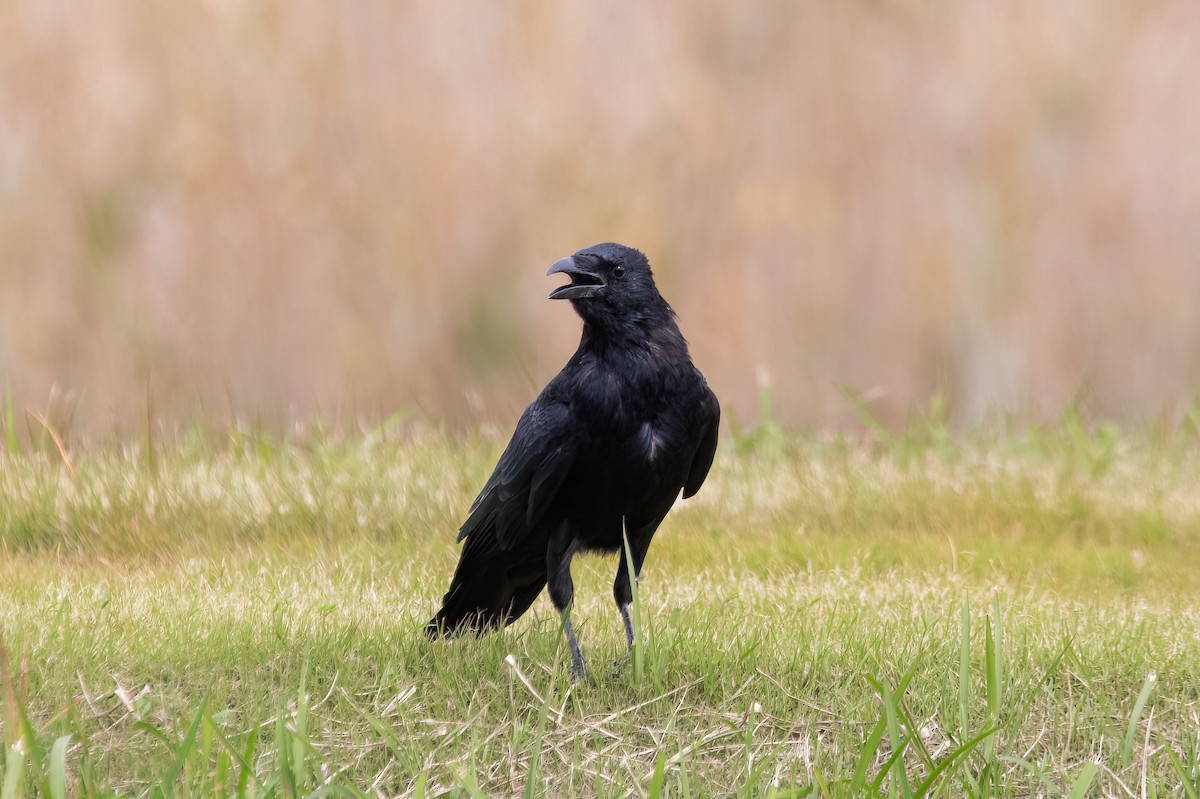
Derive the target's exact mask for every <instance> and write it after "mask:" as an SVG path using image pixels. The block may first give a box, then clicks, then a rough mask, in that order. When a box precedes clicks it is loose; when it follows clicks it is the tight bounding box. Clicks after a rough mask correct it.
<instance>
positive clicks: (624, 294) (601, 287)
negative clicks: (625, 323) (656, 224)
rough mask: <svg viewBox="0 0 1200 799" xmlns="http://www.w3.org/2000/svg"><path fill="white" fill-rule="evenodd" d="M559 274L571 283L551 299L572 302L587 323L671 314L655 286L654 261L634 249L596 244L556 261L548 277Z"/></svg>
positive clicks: (609, 244) (552, 295) (555, 293)
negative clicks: (652, 265)
mask: <svg viewBox="0 0 1200 799" xmlns="http://www.w3.org/2000/svg"><path fill="white" fill-rule="evenodd" d="M559 273H561V274H564V275H566V276H567V277H569V278H570V279H571V282H570V283H568V284H567V285H565V286H562V287H560V288H557V289H555V290H554V291H552V292H550V299H552V300H570V301H571V304H572V305H574V306H575V310H576V311H578V312H579V315H580V316H582V317H583V318H584V320H586V321H592V320H599V319H605V320H609V321H619V320H622V319H624V320H633V319H642V318H646V317H654V316H658V315H662V314H663V313H664V312H665V313H666V314H667V315H669V314H670V308H669V306H667V304H666V301H665V300H663V298H662V296H661V295H660V294H659V293H658V288H657V287H655V285H654V275H652V274H651V273H650V262H649V261H648V260H646V256H645V255H643V254H642V253H641V252H640V251H638V250H635V249H633V248H632V247H626V246H624V245H622V244H613V243H611V242H609V243H606V244H596V245H593V246H591V247H588V248H586V249H583V250H580V251H579V252H577V253H575V254H574V255H572V256H570V257H569V258H563V259H562V260H560V261H557V262H555V264H554V266H552V267H550V271H549V272H547V273H546V274H547V275H554V274H559Z"/></svg>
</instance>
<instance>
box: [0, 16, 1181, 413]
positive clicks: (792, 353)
mask: <svg viewBox="0 0 1200 799" xmlns="http://www.w3.org/2000/svg"><path fill="white" fill-rule="evenodd" d="M1198 41H1200V4H1196V3H1195V2H1192V1H1191V0H1059V1H1058V2H1054V3H1046V2H1044V0H1007V1H1006V2H1004V3H996V2H991V1H990V0H929V1H928V2H917V0H845V2H797V1H796V0H774V2H772V1H769V0H768V1H766V2H751V3H723V2H715V1H714V0H699V1H698V0H686V1H685V0H662V1H661V2H655V3H643V2H633V1H632V0H622V1H621V2H612V3H603V4H601V3H592V4H584V3H564V4H558V3H554V4H550V3H536V4H535V3H528V4H523V5H518V6H511V5H509V4H495V3H461V4H445V3H354V4H344V3H338V4H332V3H317V2H307V1H306V0H288V2H282V0H281V1H280V2H260V0H210V1H209V2H196V3H165V4H164V3H149V4H147V3H137V2H132V0H130V1H129V2H95V3H78V2H66V1H65V0H63V1H59V0H39V2H35V3H34V2H16V1H15V0H14V1H8V2H0V390H4V391H7V392H9V393H10V394H11V397H12V403H13V407H15V409H16V412H17V413H18V414H20V413H22V412H25V413H29V412H31V411H36V412H37V413H41V414H49V415H50V416H51V417H52V418H53V419H55V420H56V422H57V424H58V425H59V426H61V427H63V428H67V429H69V430H71V431H76V432H78V431H92V432H97V433H101V434H104V433H109V432H112V431H116V432H118V433H121V432H128V431H131V430H137V429H138V426H139V425H140V424H144V419H145V417H146V415H147V413H148V412H150V413H151V414H152V415H153V416H154V417H155V418H156V419H165V420H176V421H178V422H179V423H181V424H190V423H194V422H195V421H196V420H212V419H227V418H237V419H253V420H257V421H259V422H262V423H265V424H269V425H278V426H281V427H283V426H287V425H290V424H294V423H295V422H296V421H297V420H304V419H312V418H323V419H326V420H327V421H333V422H338V421H339V420H340V422H342V423H344V422H345V421H347V420H355V421H357V420H364V419H365V420H372V419H379V418H384V417H387V416H388V415H389V414H391V413H393V412H394V411H396V410H398V409H402V408H408V409H415V410H417V411H419V412H420V413H422V414H424V415H425V416H427V417H428V418H430V419H433V420H435V421H436V422H438V423H445V424H446V425H447V426H449V427H451V428H469V427H473V426H476V425H478V424H480V423H485V424H487V423H495V424H500V425H505V426H507V425H509V424H511V422H512V420H513V419H514V418H515V416H516V414H517V413H519V411H520V409H521V408H523V407H524V405H525V404H526V403H527V402H528V401H529V400H530V399H531V398H532V397H533V396H534V394H535V393H536V391H537V390H538V388H539V387H540V386H541V385H542V384H543V383H544V382H545V381H546V380H548V379H549V378H550V377H551V376H552V375H553V374H554V373H555V372H556V371H557V370H558V369H559V367H560V366H561V365H562V364H563V362H564V361H565V360H566V358H567V357H568V356H569V355H570V353H571V352H572V351H573V350H574V347H575V345H576V343H577V338H578V334H579V322H578V320H577V318H576V317H575V315H574V314H573V313H572V312H571V310H570V308H569V307H568V306H567V305H566V304H564V303H552V302H548V301H547V300H546V299H545V297H546V294H547V292H549V291H550V290H551V289H552V288H554V287H555V286H556V285H557V282H556V281H555V280H553V279H548V278H546V277H544V273H545V271H546V269H547V267H548V266H549V265H550V264H551V263H552V262H553V261H554V260H556V259H557V258H559V257H561V256H563V255H566V254H569V253H571V252H573V251H575V250H577V249H579V248H581V247H584V246H586V245H589V244H593V243H595V242H598V241H605V240H617V241H621V242H624V243H627V244H631V245H634V246H637V247H639V248H641V249H643V250H644V251H645V252H646V253H647V254H648V255H649V256H650V258H651V262H652V263H653V264H654V266H655V270H656V274H657V276H658V282H659V285H660V288H661V289H662V291H663V293H664V295H665V296H666V297H667V298H668V300H669V301H670V302H671V303H672V305H674V307H675V309H676V310H677V311H678V313H679V316H680V320H681V326H682V328H683V330H684V333H685V335H686V336H687V337H688V338H689V340H690V341H691V344H692V350H693V356H694V358H695V360H696V362H697V364H698V365H699V366H700V368H701V369H702V370H703V371H704V372H705V373H706V374H707V375H708V376H709V380H710V382H711V383H712V384H713V386H714V388H715V390H716V391H717V393H718V395H719V396H720V397H721V398H722V400H723V402H724V403H725V404H726V405H727V406H728V407H731V408H733V409H734V410H735V412H736V413H737V414H738V415H739V416H740V417H741V418H742V419H743V420H744V421H746V422H747V423H753V421H754V419H755V418H756V416H757V413H758V404H757V403H758V393H759V389H760V387H762V386H764V385H766V386H769V387H770V391H771V396H772V398H773V401H774V412H775V414H776V418H777V419H778V420H780V421H785V422H788V423H792V424H797V425H803V426H809V427H815V428H842V427H851V426H853V425H854V424H856V422H855V413H854V410H853V409H852V407H851V406H850V403H848V402H847V400H846V399H845V397H844V396H843V391H844V390H851V391H855V392H862V393H863V394H864V395H865V396H866V397H867V398H869V400H870V402H869V407H870V408H871V410H872V412H873V413H875V414H876V415H877V416H878V417H879V418H880V419H881V420H883V421H884V422H885V423H887V424H899V423H902V421H903V419H904V418H905V416H906V414H907V413H908V412H909V411H910V409H912V408H914V407H927V406H928V405H929V403H930V401H931V398H932V397H941V398H944V399H945V401H946V402H947V403H948V408H949V413H950V415H951V418H952V419H953V420H954V421H955V422H956V423H958V424H970V423H972V422H974V421H976V420H978V419H980V418H981V417H983V416H985V415H987V414H989V413H992V412H995V411H1007V412H1011V413H1014V414H1016V415H1018V416H1020V417H1033V418H1037V417H1041V416H1045V415H1053V414H1056V413H1057V412H1059V411H1061V410H1062V408H1063V407H1064V406H1065V405H1066V404H1068V403H1070V402H1072V401H1073V399H1074V398H1077V397H1082V398H1083V401H1084V402H1086V404H1087V405H1088V406H1089V408H1090V409H1091V411H1093V412H1094V413H1096V414H1099V415H1102V416H1104V417H1106V418H1114V419H1118V420H1127V421H1135V422H1136V421H1144V420H1147V419H1150V420H1153V419H1158V418H1161V417H1163V416H1164V415H1165V416H1167V417H1170V416H1172V415H1174V414H1178V413H1180V412H1181V411H1182V409H1183V408H1185V407H1186V406H1187V405H1188V404H1189V403H1190V402H1191V401H1192V400H1193V399H1194V397H1195V396H1196V394H1197V392H1198V391H1200V309H1198V308H1197V302H1198V300H1200V94H1198V93H1197V88H1196V76H1197V75H1200V47H1197V46H1196V43H1197V42H1198Z"/></svg>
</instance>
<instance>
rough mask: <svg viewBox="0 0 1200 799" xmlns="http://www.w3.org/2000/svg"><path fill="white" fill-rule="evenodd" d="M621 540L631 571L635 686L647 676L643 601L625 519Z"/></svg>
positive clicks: (622, 525) (628, 567) (626, 561)
mask: <svg viewBox="0 0 1200 799" xmlns="http://www.w3.org/2000/svg"><path fill="white" fill-rule="evenodd" d="M621 539H622V540H623V541H624V542H625V566H626V568H627V569H629V588H630V590H631V591H632V592H633V608H632V609H631V611H630V613H631V615H632V616H633V651H632V652H630V659H631V660H632V661H633V684H634V685H641V684H642V680H643V679H644V678H645V674H646V652H645V649H644V644H643V640H642V639H643V636H642V600H641V597H640V596H639V593H640V592H639V591H638V580H637V572H635V571H634V570H633V549H632V548H631V547H630V546H629V531H628V530H627V529H626V528H625V519H624V518H622V519H621Z"/></svg>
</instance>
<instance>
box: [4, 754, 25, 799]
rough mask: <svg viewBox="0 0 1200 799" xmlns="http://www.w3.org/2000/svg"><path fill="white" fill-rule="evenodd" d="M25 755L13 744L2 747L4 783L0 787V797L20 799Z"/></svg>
mask: <svg viewBox="0 0 1200 799" xmlns="http://www.w3.org/2000/svg"><path fill="white" fill-rule="evenodd" d="M24 776H25V756H24V755H23V754H21V751H20V750H19V749H18V748H17V747H16V746H15V745H14V746H7V747H5V749H4V785H3V787H0V799H20V797H21V796H24V791H22V787H23V778H24Z"/></svg>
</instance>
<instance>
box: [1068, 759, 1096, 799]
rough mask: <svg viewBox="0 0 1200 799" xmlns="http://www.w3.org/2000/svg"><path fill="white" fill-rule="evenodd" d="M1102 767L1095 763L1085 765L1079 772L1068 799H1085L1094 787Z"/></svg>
mask: <svg viewBox="0 0 1200 799" xmlns="http://www.w3.org/2000/svg"><path fill="white" fill-rule="evenodd" d="M1099 770H1100V767H1099V766H1097V765H1096V764H1095V763H1085V764H1084V766H1083V768H1081V769H1080V770H1079V774H1078V775H1077V776H1076V777H1075V782H1074V783H1072V784H1071V792H1070V793H1068V794H1067V799H1084V797H1085V796H1087V792H1088V788H1090V787H1092V780H1094V779H1096V772H1097V771H1099Z"/></svg>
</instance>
